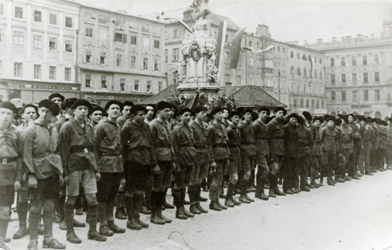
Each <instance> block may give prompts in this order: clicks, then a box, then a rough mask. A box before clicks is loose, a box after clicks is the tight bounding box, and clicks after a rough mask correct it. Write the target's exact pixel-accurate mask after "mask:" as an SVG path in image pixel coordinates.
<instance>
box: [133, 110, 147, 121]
mask: <svg viewBox="0 0 392 250" xmlns="http://www.w3.org/2000/svg"><path fill="white" fill-rule="evenodd" d="M145 115H146V112H144V111H143V110H139V111H137V112H136V114H135V116H134V117H133V119H134V121H135V122H136V123H139V124H140V123H142V122H143V121H144V117H145Z"/></svg>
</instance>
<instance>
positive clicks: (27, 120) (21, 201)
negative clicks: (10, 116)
mask: <svg viewBox="0 0 392 250" xmlns="http://www.w3.org/2000/svg"><path fill="white" fill-rule="evenodd" d="M37 115H38V109H37V107H36V106H34V105H33V104H27V105H25V106H24V107H23V108H22V110H21V116H22V124H20V125H19V126H18V128H17V130H18V131H19V132H20V133H21V134H22V135H23V133H24V131H25V129H26V128H27V127H28V126H30V125H32V124H33V123H34V121H35V119H37ZM22 176H24V178H23V180H22V181H21V187H20V188H19V190H18V192H17V193H18V196H17V203H16V204H17V205H16V207H17V211H18V219H19V229H18V231H16V232H15V234H14V235H13V236H12V238H13V239H15V240H17V239H21V238H23V237H24V236H25V235H27V233H28V232H27V212H28V208H29V188H28V185H27V178H26V177H27V171H26V168H23V173H22Z"/></svg>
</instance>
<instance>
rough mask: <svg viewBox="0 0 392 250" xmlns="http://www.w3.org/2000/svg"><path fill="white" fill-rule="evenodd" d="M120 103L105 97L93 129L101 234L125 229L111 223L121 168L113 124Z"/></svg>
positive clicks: (117, 130)
mask: <svg viewBox="0 0 392 250" xmlns="http://www.w3.org/2000/svg"><path fill="white" fill-rule="evenodd" d="M121 107H122V103H121V102H119V101H109V102H108V103H107V104H106V105H105V111H106V113H107V117H105V118H103V119H102V120H100V121H99V123H98V124H97V125H96V127H95V131H94V137H95V138H94V139H95V145H96V146H95V150H96V157H97V164H98V173H100V174H101V178H100V180H99V181H98V182H97V188H98V192H97V201H98V218H99V224H100V228H99V232H100V234H102V235H104V236H112V235H113V233H124V232H125V229H123V228H120V227H118V226H117V225H116V224H115V223H114V217H113V214H114V204H115V198H116V194H117V191H118V187H119V185H120V180H121V177H122V175H123V172H124V160H123V157H122V145H121V130H120V128H119V126H118V124H117V118H118V117H120V114H121ZM93 114H94V113H93Z"/></svg>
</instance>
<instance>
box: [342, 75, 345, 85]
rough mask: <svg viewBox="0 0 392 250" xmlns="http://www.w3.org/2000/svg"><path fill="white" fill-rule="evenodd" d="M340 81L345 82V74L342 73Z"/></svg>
mask: <svg viewBox="0 0 392 250" xmlns="http://www.w3.org/2000/svg"><path fill="white" fill-rule="evenodd" d="M342 83H344V84H346V74H342Z"/></svg>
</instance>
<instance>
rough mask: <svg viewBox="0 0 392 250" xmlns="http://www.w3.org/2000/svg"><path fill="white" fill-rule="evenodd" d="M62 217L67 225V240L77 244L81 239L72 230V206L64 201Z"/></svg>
mask: <svg viewBox="0 0 392 250" xmlns="http://www.w3.org/2000/svg"><path fill="white" fill-rule="evenodd" d="M64 217H65V218H64V219H65V223H66V225H67V240H68V241H69V242H71V243H75V244H79V243H82V240H81V239H80V238H79V237H78V236H77V235H76V233H75V231H74V226H73V221H74V206H73V205H70V204H67V203H65V204H64Z"/></svg>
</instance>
